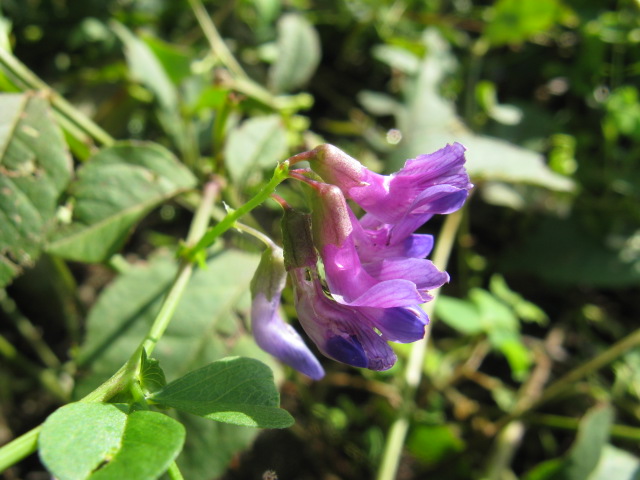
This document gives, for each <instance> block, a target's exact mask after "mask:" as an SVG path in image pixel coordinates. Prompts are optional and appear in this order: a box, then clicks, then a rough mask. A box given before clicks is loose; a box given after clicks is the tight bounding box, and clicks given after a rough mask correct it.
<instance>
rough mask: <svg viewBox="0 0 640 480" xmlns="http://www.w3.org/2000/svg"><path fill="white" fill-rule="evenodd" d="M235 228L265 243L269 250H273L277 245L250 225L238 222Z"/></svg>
mask: <svg viewBox="0 0 640 480" xmlns="http://www.w3.org/2000/svg"><path fill="white" fill-rule="evenodd" d="M235 227H236V228H237V229H238V230H240V231H242V232H244V233H248V234H249V235H251V236H252V237H254V238H257V239H258V240H260V241H261V242H262V243H264V244H265V246H266V247H267V248H273V247H275V246H276V244H275V243H274V241H273V240H271V238H269V237H268V236H267V235H265V234H264V233H262V232H261V231H259V230H256V229H255V228H253V227H250V226H249V225H245V224H244V223H240V222H236V225H235Z"/></svg>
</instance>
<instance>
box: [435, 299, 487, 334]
mask: <svg viewBox="0 0 640 480" xmlns="http://www.w3.org/2000/svg"><path fill="white" fill-rule="evenodd" d="M436 316H437V317H438V318H439V319H441V320H442V321H443V322H444V323H446V324H447V325H449V326H450V327H451V328H454V329H456V330H458V331H459V332H461V333H464V334H465V335H477V334H479V333H482V332H483V331H484V325H483V323H482V317H481V316H480V312H479V311H478V308H477V307H476V306H475V305H473V304H472V303H471V302H469V301H468V300H461V299H459V298H453V297H448V296H446V295H441V296H440V297H439V298H438V302H437V303H436Z"/></svg>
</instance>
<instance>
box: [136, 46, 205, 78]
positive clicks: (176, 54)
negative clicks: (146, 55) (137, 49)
mask: <svg viewBox="0 0 640 480" xmlns="http://www.w3.org/2000/svg"><path fill="white" fill-rule="evenodd" d="M143 40H144V43H146V44H147V46H148V47H149V48H150V49H151V52H152V53H153V55H154V56H155V58H156V59H157V60H158V61H159V62H160V64H161V65H162V69H163V70H164V71H165V72H166V73H167V75H168V77H169V79H170V80H171V82H172V83H173V84H175V85H179V84H180V82H182V81H183V80H184V79H186V78H187V77H189V76H191V75H192V72H191V61H192V59H193V58H194V55H193V54H192V53H191V52H189V51H187V50H186V49H184V48H181V47H179V46H177V45H173V44H171V43H167V42H165V41H163V40H161V39H159V38H156V37H152V36H150V35H145V36H144V37H143Z"/></svg>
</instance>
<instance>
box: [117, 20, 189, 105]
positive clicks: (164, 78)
mask: <svg viewBox="0 0 640 480" xmlns="http://www.w3.org/2000/svg"><path fill="white" fill-rule="evenodd" d="M110 25H111V27H112V29H113V31H114V32H115V33H116V35H118V37H120V40H121V41H122V43H123V44H124V46H125V56H126V57H127V65H128V66H129V71H130V73H131V76H132V77H133V78H134V79H136V80H138V81H139V82H141V83H142V84H143V85H144V86H145V87H147V88H148V89H149V90H151V91H152V92H153V93H154V94H155V96H156V98H157V99H158V102H159V103H160V105H161V106H162V107H163V108H164V109H166V110H171V111H175V110H177V108H178V92H177V90H176V88H175V87H174V85H173V83H172V82H171V78H170V77H169V75H168V74H167V72H166V70H165V69H164V66H163V65H162V63H161V62H160V60H158V57H156V55H155V54H154V52H153V50H152V49H151V48H150V47H149V46H148V45H147V44H146V43H145V42H143V41H142V40H140V39H139V38H138V37H136V36H135V35H134V34H133V33H131V32H130V31H129V29H128V28H126V27H125V26H124V25H122V24H121V23H119V22H116V21H115V20H114V21H111V22H110Z"/></svg>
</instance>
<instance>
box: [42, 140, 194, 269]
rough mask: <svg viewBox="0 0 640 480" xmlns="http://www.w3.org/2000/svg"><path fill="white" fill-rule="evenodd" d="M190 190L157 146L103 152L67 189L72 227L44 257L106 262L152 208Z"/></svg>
mask: <svg viewBox="0 0 640 480" xmlns="http://www.w3.org/2000/svg"><path fill="white" fill-rule="evenodd" d="M194 185H195V178H194V176H193V175H192V174H191V172H189V170H187V169H186V168H185V167H184V166H183V165H181V164H180V163H179V162H178V160H177V159H176V158H175V157H174V156H173V154H171V153H170V152H169V151H168V150H166V149H165V148H163V147H161V146H160V145H156V144H152V143H133V142H123V143H120V144H117V145H115V146H113V147H108V148H105V149H103V150H101V151H100V152H98V153H97V154H96V155H95V156H94V157H92V158H91V159H90V161H89V162H87V163H86V164H84V165H83V166H82V167H81V168H80V169H79V170H78V179H77V181H75V182H74V183H73V184H72V186H71V194H72V196H73V198H74V199H75V207H74V210H73V223H72V224H71V225H69V226H67V227H66V228H63V229H61V230H60V231H59V232H58V233H57V234H56V235H55V236H54V238H53V239H52V240H51V242H50V243H49V245H48V247H47V251H48V252H50V253H53V254H55V255H59V256H61V257H64V258H68V259H71V260H78V261H84V262H99V261H102V260H105V259H107V258H109V257H110V256H111V255H113V254H114V253H116V252H117V251H118V250H119V249H120V248H121V247H122V245H123V244H124V242H125V240H126V238H127V236H128V234H129V232H130V230H131V228H132V227H133V226H134V225H135V223H136V222H137V221H138V220H140V219H141V218H142V217H143V216H144V215H146V214H147V213H148V212H149V211H150V210H151V209H152V208H154V207H156V206H157V205H158V204H160V203H161V202H163V201H165V200H167V199H169V198H171V197H173V196H174V195H176V194H178V193H180V192H182V191H184V190H186V189H188V188H191V187H193V186H194Z"/></svg>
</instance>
